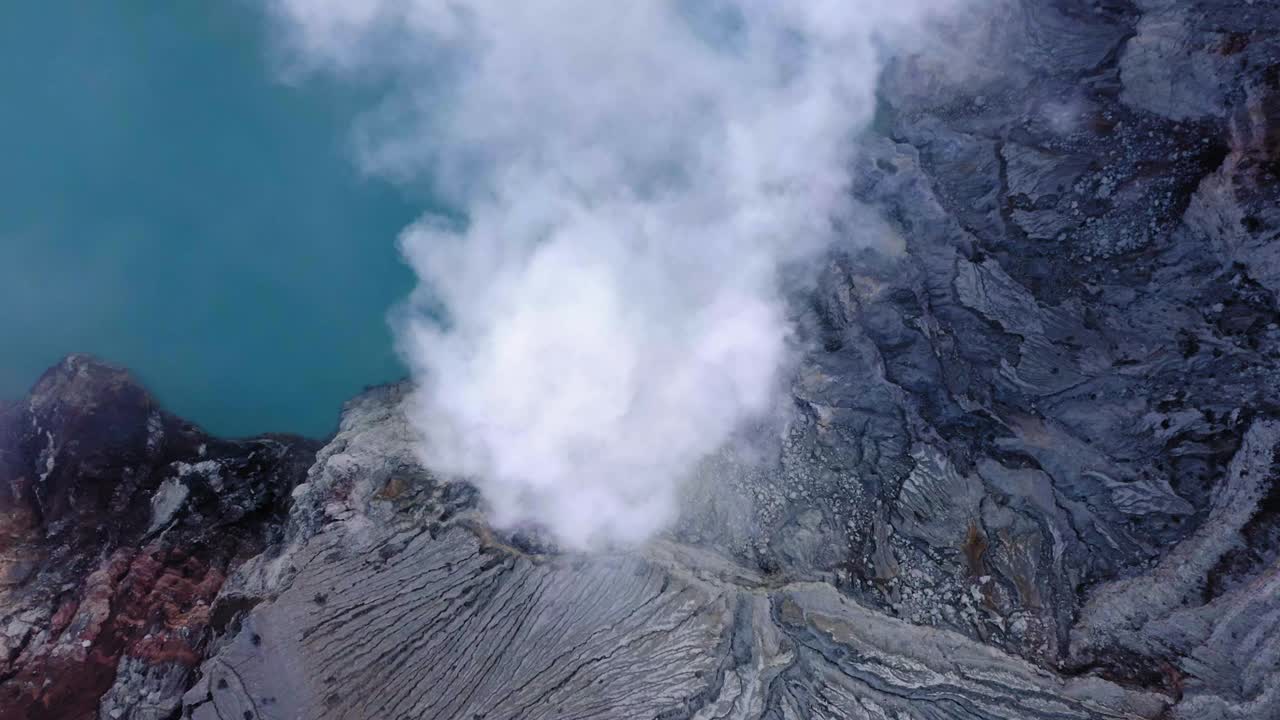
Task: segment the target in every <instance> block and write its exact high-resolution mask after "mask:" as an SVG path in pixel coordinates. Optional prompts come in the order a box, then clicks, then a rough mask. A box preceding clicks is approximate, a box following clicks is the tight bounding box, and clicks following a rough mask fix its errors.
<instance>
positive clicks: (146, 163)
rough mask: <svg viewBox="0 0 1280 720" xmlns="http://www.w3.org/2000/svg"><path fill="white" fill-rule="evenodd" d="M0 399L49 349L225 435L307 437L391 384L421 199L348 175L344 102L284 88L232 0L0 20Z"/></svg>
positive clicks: (0, 15) (257, 20)
mask: <svg viewBox="0 0 1280 720" xmlns="http://www.w3.org/2000/svg"><path fill="white" fill-rule="evenodd" d="M0 47H2V48H3V57H4V62H2V63H0V98H3V106H2V109H0V398H8V399H12V398H16V397H19V396H21V395H22V394H24V393H25V392H26V391H27V390H28V389H29V387H30V386H31V384H32V383H33V382H34V381H35V380H36V378H37V377H38V376H39V374H40V372H42V371H43V370H44V369H45V368H46V367H48V366H49V365H51V364H52V363H54V362H56V361H57V359H58V358H59V357H61V356H62V355H64V354H66V353H68V352H89V353H93V354H95V355H98V356H100V357H102V358H104V359H106V360H109V361H111V362H114V363H118V364H121V365H124V366H127V367H129V368H130V369H132V370H134V371H135V372H136V373H137V374H138V375H139V376H140V377H141V378H142V379H143V381H144V382H145V383H146V384H147V385H148V386H149V387H150V388H151V389H152V390H153V392H155V394H156V395H157V396H158V397H159V398H160V400H161V401H162V402H163V404H164V405H165V406H166V408H167V409H169V410H170V411H172V412H174V413H177V414H179V415H182V416H184V417H186V418H188V419H190V420H193V421H195V422H197V423H200V424H201V425H203V426H204V427H205V428H206V429H208V430H210V431H212V432H215V433H218V434H223V435H247V434H251V433H258V432H264V431H281V432H297V433H304V434H309V435H313V436H320V435H324V434H327V433H329V432H331V431H332V430H333V429H334V428H335V427H336V421H337V416H338V411H339V408H340V405H341V403H342V401H344V400H345V399H347V398H349V397H350V396H352V395H353V394H355V393H357V392H359V391H360V389H361V388H362V387H363V386H365V385H368V384H376V383H380V382H385V381H389V380H394V379H397V378H399V377H401V376H402V375H403V374H404V369H403V368H402V367H401V366H400V364H399V362H398V361H397V358H396V356H395V353H394V351H393V347H392V338H391V334H390V332H389V330H388V328H387V324H386V321H385V315H386V312H387V310H388V308H390V307H391V306H392V305H393V304H394V303H396V302H397V301H399V300H400V299H402V298H403V297H404V296H405V295H407V293H408V292H409V291H410V289H411V287H412V285H413V276H412V273H411V272H410V271H409V270H408V268H406V267H405V266H404V265H402V264H401V262H400V260H399V256H398V253H397V251H396V248H395V236H396V233H397V232H398V231H399V230H400V228H402V227H403V226H405V225H406V224H408V223H409V222H410V221H411V220H412V219H413V218H414V217H415V216H416V215H417V210H418V209H421V208H422V207H423V206H424V205H423V202H422V199H421V198H417V199H413V198H409V197H406V196H405V195H404V194H402V193H401V192H400V191H399V190H397V189H395V188H393V187H391V186H389V185H387V184H385V183H383V182H381V181H378V180H376V179H367V178H364V177H362V176H361V175H360V174H359V172H358V171H357V170H356V168H355V166H354V164H353V163H352V161H351V154H350V144H349V140H350V134H349V128H350V124H351V122H352V121H353V119H354V116H355V112H356V110H357V108H359V107H363V106H365V105H364V104H363V103H362V102H361V98H358V97H354V96H353V95H351V94H350V92H349V91H343V90H339V89H337V88H335V87H333V86H329V85H325V84H323V83H319V82H315V81H309V82H307V83H306V84H305V85H302V86H292V85H287V84H284V83H282V82H281V81H280V80H279V75H278V73H276V72H275V69H274V68H275V65H273V63H272V59H271V38H270V32H269V28H268V26H267V23H266V22H265V21H264V19H263V18H262V17H260V16H259V15H258V14H257V11H256V10H255V9H254V6H253V4H251V3H247V2H216V3H193V2H181V3H83V2H69V1H66V0H54V1H45V2H40V3H8V4H5V5H4V6H3V8H0Z"/></svg>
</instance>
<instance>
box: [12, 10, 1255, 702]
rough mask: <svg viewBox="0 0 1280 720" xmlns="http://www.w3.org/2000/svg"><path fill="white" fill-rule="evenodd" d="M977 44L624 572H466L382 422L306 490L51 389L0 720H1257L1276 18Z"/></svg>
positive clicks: (897, 94)
mask: <svg viewBox="0 0 1280 720" xmlns="http://www.w3.org/2000/svg"><path fill="white" fill-rule="evenodd" d="M975 12H976V13H977V19H976V20H975V21H974V22H971V23H967V24H965V25H964V26H963V29H964V32H957V33H955V34H954V35H953V37H955V38H956V41H957V43H958V44H960V45H962V46H963V47H961V48H959V49H954V51H953V49H952V48H949V47H945V46H939V47H931V48H929V49H927V50H925V51H923V52H921V53H920V54H919V55H916V56H912V57H908V58H902V59H900V60H898V61H896V62H895V63H894V64H893V65H892V66H891V67H890V69H889V71H888V72H887V73H886V77H885V81H884V86H883V92H882V107H881V108H880V113H879V117H880V122H879V124H878V126H877V128H876V131H875V132H874V133H872V134H870V135H869V136H868V137H866V138H865V139H864V145H865V152H864V154H863V160H862V162H861V163H860V166H859V176H858V182H857V184H856V187H855V188H854V193H855V196H856V197H855V201H856V202H858V203H861V204H862V205H864V206H865V207H867V208H868V213H869V216H874V217H879V218H883V219H884V222H883V223H878V224H877V223H872V222H868V223H865V224H864V225H863V226H862V227H860V228H857V229H851V230H850V232H851V238H850V242H849V244H848V246H847V247H845V248H836V249H834V250H833V252H832V253H831V255H830V257H829V258H828V261H827V262H826V263H825V265H824V267H823V269H822V271H821V273H820V278H819V281H818V283H817V285H816V287H813V286H810V287H808V288H807V289H805V290H804V291H797V295H796V302H795V319H796V323H797V326H798V327H799V328H801V337H800V341H801V342H802V343H803V344H804V347H805V348H807V349H806V352H805V353H804V355H803V359H802V360H801V362H800V363H799V365H798V366H797V367H796V368H795V372H794V378H793V380H792V383H791V385H790V391H789V397H788V402H787V403H785V404H784V412H783V413H782V414H783V415H784V418H783V419H782V420H781V421H780V422H779V423H778V424H776V425H772V424H771V425H768V426H766V427H762V428H759V429H757V430H756V431H755V433H754V435H753V436H752V437H749V438H746V439H747V440H749V441H750V442H748V443H745V444H747V445H750V446H751V447H752V448H753V449H754V451H755V452H754V454H753V455H752V457H750V458H745V457H743V456H742V454H741V453H734V452H728V451H726V453H724V455H723V456H720V457H716V458H712V459H711V460H709V461H708V462H707V463H706V466H705V467H704V468H703V470H702V472H701V473H700V474H699V477H698V478H696V480H695V482H693V483H692V484H691V485H690V487H689V488H688V497H687V498H686V502H685V503H684V507H685V512H684V516H683V517H682V519H681V521H680V523H679V525H678V527H677V528H675V529H674V530H673V532H671V533H670V534H669V535H668V536H666V537H664V538H662V539H660V540H659V541H657V542H654V543H652V544H651V545H650V546H648V547H646V548H645V549H643V550H641V551H633V552H626V553H611V554H610V553H605V554H598V555H590V556H577V555H573V554H567V553H561V552H557V551H555V549H554V548H550V547H548V546H546V545H545V544H544V543H542V542H540V541H539V540H538V539H537V538H536V537H533V536H531V535H528V534H515V535H510V534H501V533H495V532H493V531H492V530H491V529H489V528H488V527H487V526H486V524H485V522H484V518H483V513H482V511H481V509H480V504H479V498H478V497H477V496H476V493H475V492H474V490H473V489H472V488H471V487H470V486H469V485H467V484H465V483H464V482H460V481H456V480H448V479H443V478H438V477H435V476H434V475H433V474H432V473H431V472H430V471H429V469H428V468H424V467H422V466H421V464H420V463H419V461H418V459H417V457H416V456H415V454H414V452H413V440H414V437H413V433H412V431H411V429H410V428H409V427H408V425H407V424H406V422H405V420H404V416H403V414H402V412H401V410H400V408H401V404H402V403H403V402H404V398H405V394H406V393H407V392H408V388H407V387H405V386H393V387H386V388H380V389H376V390H373V391H370V392H369V393H367V394H365V395H363V396H361V397H360V398H357V399H356V400H354V401H352V402H351V403H350V404H349V406H348V407H347V409H346V411H345V413H344V416H343V419H342V424H341V428H340V431H339V432H338V434H337V435H336V436H335V437H334V438H332V439H331V440H330V441H329V442H328V444H327V445H325V446H324V447H323V448H321V449H319V450H318V451H316V449H315V448H314V447H313V446H310V445H308V444H307V443H305V442H302V441H298V440H290V439H285V438H264V439H260V440H254V441H245V442H240V443H221V442H217V441H214V440H212V439H208V438H204V437H203V436H200V435H199V433H198V431H196V430H194V429H191V428H189V427H186V426H184V425H183V424H182V423H181V422H180V421H177V420H175V419H173V418H169V417H168V416H165V415H163V413H160V412H159V411H158V410H155V409H154V408H153V407H152V404H151V402H150V401H149V400H148V399H146V396H145V393H143V392H142V391H141V390H139V389H137V387H136V386H135V385H133V384H132V383H130V382H129V381H128V380H127V378H125V377H124V376H122V375H121V374H120V373H119V372H117V371H114V370H111V369H109V368H104V367H102V366H99V365H95V364H93V363H91V362H89V361H87V360H85V359H83V358H72V359H70V360H68V361H67V363H64V364H63V365H61V366H59V367H58V368H55V369H53V370H52V371H50V374H49V375H47V376H46V378H45V379H43V380H42V381H41V383H40V384H39V385H38V386H37V388H36V390H35V391H34V392H33V394H32V396H31V398H29V399H28V400H27V401H26V402H24V403H18V404H16V405H12V406H9V407H7V408H4V409H3V410H0V413H2V417H3V420H2V421H0V481H2V482H0V511H3V515H2V516H0V543H2V544H0V552H2V553H3V556H2V557H3V563H4V564H3V571H4V573H5V575H4V577H5V579H4V585H3V586H2V587H0V628H3V635H2V636H0V637H2V638H3V640H2V641H3V642H4V643H5V646H4V648H3V649H4V650H5V651H6V652H5V653H4V655H3V656H0V661H3V662H4V665H2V666H0V670H2V671H3V672H0V718H9V717H15V718H16V717H33V718H36V717H47V718H80V717H86V718H87V717H93V716H94V714H95V713H97V714H98V716H99V717H103V718H167V717H175V716H180V715H185V716H190V717H194V718H220V719H224V720H225V719H230V718H245V719H246V720H252V719H253V718H263V719H267V718H468V719H471V720H478V719H479V718H488V719H489V720H496V719H498V718H612V717H655V718H773V719H777V718H858V719H862V718H866V719H880V718H884V719H889V718H892V719H894V720H900V719H902V718H921V719H930V720H940V719H943V718H948V719H949V718H1010V719H1014V718H1017V719H1022V718H1186V719H1188V720H1191V719H1195V720H1200V719H1213V718H1239V719H1241V720H1243V719H1246V718H1248V719H1253V718H1280V572H1278V571H1280V482H1278V477H1280V473H1278V471H1277V464H1276V463H1277V458H1276V451H1277V448H1278V445H1280V397H1278V396H1280V384H1278V382H1277V380H1278V379H1280V306H1278V305H1277V295H1276V293H1277V291H1280V243H1277V242H1276V241H1277V236H1278V235H1280V181H1278V180H1280V34H1278V33H1280V5H1277V4H1276V3H1275V2H1268V1H1266V0H1252V1H1250V0H1216V1H1214V2H1195V1H1188V0H1182V1H1179V0H1138V1H1136V2H1127V1H1122V0H1099V1H1097V2H1084V1H1078V2H1077V1H1076V0H995V1H993V2H989V3H986V4H983V5H981V6H980V9H978V10H976V11H975ZM972 47H981V48H983V49H984V51H985V52H984V53H983V54H981V55H980V56H979V59H978V60H974V59H973V53H972V52H971V48H972ZM961 59H966V61H964V62H961ZM867 233H878V234H879V235H880V236H881V237H879V238H878V239H879V240H880V241H879V242H877V243H875V244H874V246H875V247H877V248H879V249H877V250H860V249H858V248H861V247H865V246H866V244H867V243H866V242H865V241H866V239H867V238H865V237H854V235H857V234H864V235H865V234H867ZM885 248H892V249H891V250H886V249H885ZM153 438H160V439H159V440H154V439H153ZM202 446H203V449H202ZM313 452H314V457H313V455H312V453H313ZM86 643H87V645H86Z"/></svg>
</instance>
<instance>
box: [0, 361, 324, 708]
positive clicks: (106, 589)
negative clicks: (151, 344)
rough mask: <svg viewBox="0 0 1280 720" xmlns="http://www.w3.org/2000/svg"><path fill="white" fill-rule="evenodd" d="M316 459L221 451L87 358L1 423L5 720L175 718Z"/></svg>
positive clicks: (248, 449)
mask: <svg viewBox="0 0 1280 720" xmlns="http://www.w3.org/2000/svg"><path fill="white" fill-rule="evenodd" d="M315 449H316V445H315V444H313V443H310V442H308V441H305V440H301V439H298V438H291V437H287V436H271V437H262V438H256V439H252V440H245V441H240V442H226V441H222V440H218V439H215V438H211V437H208V436H206V435H204V434H203V433H202V432H200V430H199V429H198V428H195V427H194V426H192V425H190V424H189V423H186V422H183V421H182V420H180V419H178V418H175V417H173V416H172V415H169V414H167V413H165V412H163V411H162V410H160V409H159V408H158V407H157V406H156V403H155V401H154V400H153V399H152V398H151V397H150V395H148V394H147V392H146V391H145V390H144V389H143V388H142V387H141V386H139V385H138V384H137V383H136V382H134V381H133V379H132V378H130V377H129V375H128V374H127V373H125V372H124V371H123V370H120V369H118V368H113V367H110V366H107V365H103V364H101V363H98V362H96V361H94V360H93V359H91V358H88V357H84V356H72V357H69V358H67V359H66V360H64V361H63V362H61V363H59V364H58V365H57V366H55V367H53V368H51V369H50V370H49V371H48V372H47V373H45V375H44V377H42V378H41V379H40V381H39V382H38V383H36V385H35V387H34V388H33V389H32V391H31V394H30V396H29V397H28V398H27V400H26V401H25V402H22V403H15V404H12V405H7V406H5V407H4V408H2V409H0V718H4V720H9V719H10V718H12V719H14V720H19V719H22V720H39V719H42V718H50V719H53V718H56V719H59V720H61V719H65V718H88V717H95V716H97V715H98V710H99V708H100V707H101V708H102V716H103V717H111V718H115V717H123V716H126V715H127V716H128V717H132V718H156V719H159V718H167V717H173V716H174V714H175V713H176V712H178V710H179V704H180V700H181V697H182V694H183V693H184V692H185V691H186V689H187V688H188V687H190V686H191V683H192V682H194V680H195V670H196V667H197V666H198V665H199V663H200V662H201V660H202V659H203V657H204V655H205V650H206V645H207V642H208V640H209V639H210V637H212V636H213V635H214V634H217V633H220V632H225V630H226V627H225V625H226V623H227V622H228V621H229V620H230V618H229V617H220V614H219V613H218V612H214V611H213V609H212V606H213V604H214V601H215V599H216V598H217V596H218V591H219V589H220V588H221V586H222V583H223V580H224V579H225V578H226V575H227V573H228V571H229V569H230V568H231V567H233V566H235V565H238V564H239V563H240V562H243V561H244V560H245V559H247V558H249V557H252V556H254V555H256V554H258V553H260V552H262V551H263V550H264V549H265V548H266V547H267V545H268V541H269V539H270V538H271V537H272V536H273V535H274V534H275V533H276V532H277V531H278V528H279V525H280V523H281V521H282V520H283V518H282V517H281V516H280V514H279V510H280V508H281V507H282V505H283V502H284V500H285V498H287V496H288V492H289V490H290V489H291V488H292V487H293V486H294V485H295V484H297V482H298V481H299V480H301V479H302V476H303V473H304V472H305V470H306V467H307V466H308V465H309V464H310V463H311V460H312V457H313V455H314V453H315Z"/></svg>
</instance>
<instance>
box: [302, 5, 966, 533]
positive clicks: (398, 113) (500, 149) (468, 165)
mask: <svg viewBox="0 0 1280 720" xmlns="http://www.w3.org/2000/svg"><path fill="white" fill-rule="evenodd" d="M940 2H941V0H934V1H933V2H930V1H929V0H885V1H883V2H879V1H874V2H873V1H866V0H864V1H859V0H796V1H789V0H377V1H371V2H363V3H361V2H354V1H351V0H280V1H279V4H278V10H279V12H280V15H281V17H282V18H283V19H284V20H285V21H286V22H285V25H286V27H287V28H288V30H289V38H290V47H291V48H292V49H294V50H296V51H297V55H296V60H297V61H298V62H299V63H300V65H301V66H303V67H304V68H308V69H317V68H319V69H324V70H329V71H333V72H337V73H338V74H340V75H344V76H349V77H361V76H366V77H374V78H377V80H378V81H379V82H381V83H382V84H383V86H384V87H387V88H389V89H388V91H387V96H386V99H385V102H384V104H383V105H382V106H381V107H380V109H379V110H378V111H376V112H374V113H372V114H371V115H370V116H369V117H368V118H366V122H365V123H363V125H362V126H361V133H360V139H361V144H360V147H361V161H362V163H363V164H364V166H365V168H366V169H367V170H368V171H370V172H374V173H379V174H384V175H387V176H390V177H393V178H397V179H402V180H406V181H416V180H421V179H423V178H426V179H429V181H430V182H431V183H432V184H433V186H434V187H435V188H436V190H437V192H439V193H442V194H443V195H444V196H445V198H446V199H447V200H448V201H450V202H452V203H454V204H455V205H456V206H458V207H460V208H462V209H463V210H464V211H465V221H448V220H443V219H440V218H436V217H427V218H424V219H423V220H421V221H420V222H418V223H417V224H415V225H414V226H412V227H410V228H409V229H407V230H406V231H405V233H404V235H403V237H402V246H403V250H404V254H405V257H406V258H408V260H409V262H410V263H411V264H412V266H413V267H414V269H415V270H416V271H417V273H418V275H419V277H420V279H421V288H420V290H419V292H418V294H417V296H416V300H417V302H415V303H414V308H415V309H414V310H412V311H411V312H410V313H409V317H408V318H407V319H406V320H405V321H404V323H403V327H402V328H401V341H402V345H403V348H404V351H405V354H406V356H407V357H408V359H409V361H410V363H411V366H412V370H413V373H414V377H415V379H416V381H417V383H418V384H419V388H420V389H419V392H418V394H417V397H416V404H415V411H414V415H413V421H414V422H415V423H416V424H417V426H418V428H419V430H420V431H421V433H422V435H423V438H424V446H423V451H424V456H425V457H426V458H427V460H428V462H429V464H430V465H431V466H432V467H433V468H435V469H437V470H442V471H445V472H450V473H458V474H464V475H468V476H473V477H474V478H475V479H476V481H477V483H478V484H479V486H480V488H481V489H482V491H483V493H484V495H485V497H486V498H487V500H488V502H489V503H490V505H491V506H492V512H493V519H494V521H495V522H496V523H497V524H499V525H511V524H519V523H528V522H532V523H536V524H538V525H541V526H544V527H545V528H547V529H549V530H550V531H552V532H553V533H554V534H555V535H556V537H557V538H558V539H559V540H560V541H561V542H564V543H566V544H568V545H571V546H579V547H581V546H587V545H589V544H592V543H594V542H598V541H609V542H618V541H621V542H630V541H638V540H642V539H644V538H646V537H648V536H650V535H651V534H653V533H654V532H656V531H658V530H660V529H661V528H662V527H663V526H664V525H665V524H667V523H668V522H669V521H670V520H671V519H672V517H673V515H674V512H675V508H674V502H675V498H676V489H677V486H678V484H679V483H680V482H681V481H682V479H684V477H685V476H686V475H687V474H688V473H689V472H690V470H691V469H692V468H693V466H694V465H695V464H696V463H698V462H699V461H700V460H701V459H703V458H704V457H706V456H707V455H708V454H710V453H712V452H714V451H715V450H717V449H718V448H719V447H720V446H721V445H722V444H723V443H725V442H726V440H727V439H728V438H729V437H730V435H731V434H732V433H733V432H734V431H735V429H736V428H737V427H738V426H739V425H740V424H741V423H742V422H743V421H744V420H746V419H749V418H751V417H753V416H756V415H758V414H760V413H763V412H765V411H766V410H767V409H768V407H769V406H770V405H771V402H772V400H773V397H774V392H775V388H776V386H777V381H778V377H777V375H778V372H779V370H780V368H782V367H783V365H784V361H785V359H786V348H787V338H788V326H787V322H786V320H785V318H784V312H783V303H782V300H781V298H780V296H779V287H778V282H779V278H778V273H779V268H780V267H782V266H784V265H787V264H789V263H793V262H798V261H802V260H804V259H805V258H807V257H811V256H812V255H813V254H815V253H816V252H817V251H819V250H820V249H822V248H823V247H824V246H826V245H827V244H828V243H829V242H830V241H831V240H832V238H833V236H834V235H835V234H836V233H837V232H845V233H847V232H849V231H848V230H847V229H844V230H839V228H841V227H842V226H844V225H847V223H842V222H841V221H842V219H844V216H845V215H846V214H847V213H848V212H849V210H850V209H851V202H850V200H849V198H848V186H849V183H850V169H851V166H852V163H853V162H854V157H853V154H852V142H853V139H854V136H855V135H856V133H857V132H858V131H859V130H861V129H863V128H864V127H865V126H866V125H867V124H868V123H869V122H870V120H871V117H872V113H873V109H874V105H875V97H874V93H875V82H876V78H877V75H878V73H879V72H880V69H881V62H880V48H879V45H880V43H881V42H882V41H886V40H887V41H888V42H889V43H890V44H893V43H894V42H896V41H898V40H901V39H903V38H905V37H907V36H908V34H909V33H910V32H911V31H912V30H913V29H915V28H918V27H919V26H920V25H921V24H922V23H923V21H924V19H925V18H926V16H927V15H928V14H929V13H930V12H931V11H933V10H935V9H937V6H938V5H939V4H940ZM441 318H443V322H441Z"/></svg>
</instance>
